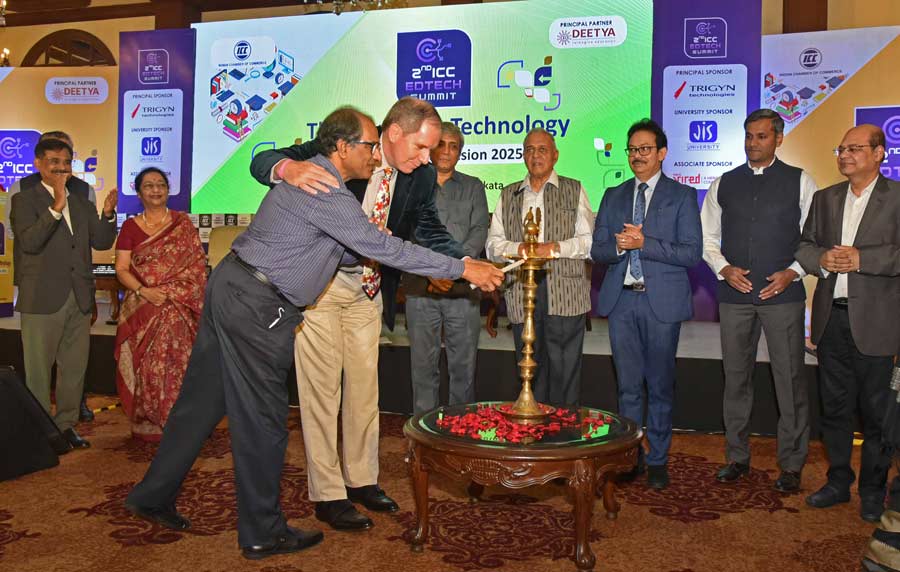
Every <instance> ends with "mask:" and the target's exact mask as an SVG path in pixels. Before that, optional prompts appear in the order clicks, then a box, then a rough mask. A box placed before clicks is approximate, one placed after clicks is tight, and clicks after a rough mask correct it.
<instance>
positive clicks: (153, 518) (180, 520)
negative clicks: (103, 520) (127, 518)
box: [125, 503, 191, 530]
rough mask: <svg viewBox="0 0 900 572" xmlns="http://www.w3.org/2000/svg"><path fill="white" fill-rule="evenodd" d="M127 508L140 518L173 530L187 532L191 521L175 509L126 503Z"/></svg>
mask: <svg viewBox="0 0 900 572" xmlns="http://www.w3.org/2000/svg"><path fill="white" fill-rule="evenodd" d="M125 508H127V509H128V511H129V512H130V513H131V514H133V515H134V516H136V517H138V518H143V519H144V520H149V521H150V522H155V523H156V524H159V525H161V526H164V527H166V528H171V529H172V530H187V529H189V528H190V527H191V521H189V520H188V519H186V518H184V517H183V516H181V515H180V514H178V513H177V512H176V511H175V507H145V506H137V505H133V504H129V503H125Z"/></svg>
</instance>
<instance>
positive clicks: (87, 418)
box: [78, 397, 94, 423]
mask: <svg viewBox="0 0 900 572" xmlns="http://www.w3.org/2000/svg"><path fill="white" fill-rule="evenodd" d="M78 420H79V421H84V422H85V423H90V422H91V421H93V420H94V412H93V411H92V410H91V408H90V407H88V404H87V398H86V397H82V398H81V407H80V408H79V409H78Z"/></svg>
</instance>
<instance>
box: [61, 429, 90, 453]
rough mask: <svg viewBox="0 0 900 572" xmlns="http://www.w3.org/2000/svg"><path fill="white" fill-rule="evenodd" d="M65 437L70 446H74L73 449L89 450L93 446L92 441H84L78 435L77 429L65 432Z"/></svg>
mask: <svg viewBox="0 0 900 572" xmlns="http://www.w3.org/2000/svg"><path fill="white" fill-rule="evenodd" d="M63 437H65V438H66V441H68V442H69V445H72V448H73V449H87V448H89V447H90V446H91V443H90V441H87V440H85V439H83V438H82V437H81V435H79V434H78V433H76V432H75V429H72V428H69V429H66V430H65V431H63Z"/></svg>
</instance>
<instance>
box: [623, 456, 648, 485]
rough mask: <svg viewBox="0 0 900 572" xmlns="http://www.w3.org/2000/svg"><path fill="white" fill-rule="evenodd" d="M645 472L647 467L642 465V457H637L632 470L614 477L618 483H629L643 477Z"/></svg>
mask: <svg viewBox="0 0 900 572" xmlns="http://www.w3.org/2000/svg"><path fill="white" fill-rule="evenodd" d="M646 472H647V465H646V463H644V457H643V455H641V456H639V457H638V460H637V464H635V465H634V468H633V469H631V470H630V471H628V472H627V473H620V474H619V475H618V476H617V477H616V481H618V482H620V483H630V482H631V481H633V480H635V479H636V478H638V477H639V476H641V475H643V474H644V473H646Z"/></svg>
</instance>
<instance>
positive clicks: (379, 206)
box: [362, 167, 394, 299]
mask: <svg viewBox="0 0 900 572" xmlns="http://www.w3.org/2000/svg"><path fill="white" fill-rule="evenodd" d="M393 172H394V171H393V169H391V168H390V167H387V168H386V169H385V170H384V173H383V174H382V176H381V183H379V185H378V192H377V194H376V195H375V206H374V207H372V216H371V217H370V220H371V221H372V222H373V223H375V224H377V225H378V226H379V227H383V226H384V225H385V224H386V223H387V212H388V207H389V206H390V205H391V174H393ZM379 266H380V265H379V264H378V262H376V261H374V260H367V261H366V262H365V264H364V266H363V275H362V288H363V292H365V293H366V296H368V297H369V299H372V298H374V297H375V295H376V294H378V291H379V290H380V289H381V269H380V267H379Z"/></svg>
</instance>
